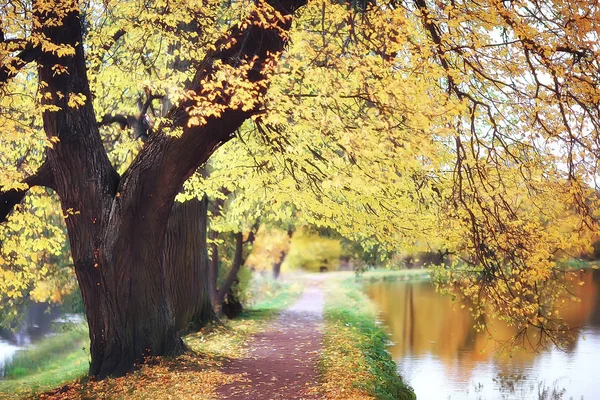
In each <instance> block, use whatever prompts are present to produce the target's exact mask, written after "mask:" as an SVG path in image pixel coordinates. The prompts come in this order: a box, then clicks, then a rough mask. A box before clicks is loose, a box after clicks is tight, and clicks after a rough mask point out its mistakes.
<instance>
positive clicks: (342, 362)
mask: <svg viewBox="0 0 600 400" xmlns="http://www.w3.org/2000/svg"><path fill="white" fill-rule="evenodd" d="M376 316H377V314H376V310H375V307H374V305H373V303H371V301H370V299H369V298H368V297H367V296H366V295H365V294H364V293H363V291H362V287H361V285H360V283H359V282H357V280H356V279H353V278H352V279H345V280H341V281H340V280H337V281H332V282H328V293H327V297H326V302H325V320H326V324H327V329H326V332H325V337H324V349H323V354H322V356H321V358H320V363H319V364H320V369H321V371H322V375H323V379H324V381H325V387H326V388H328V390H330V391H331V392H333V393H339V392H340V391H341V392H342V393H344V395H345V397H347V398H361V397H360V396H358V395H357V393H355V392H352V391H348V389H345V388H344V387H343V386H344V385H345V386H347V385H351V386H353V387H354V388H356V389H357V390H358V392H361V393H366V394H368V395H370V396H372V397H374V398H376V399H382V400H383V399H385V400H388V399H389V400H392V399H395V400H400V399H415V394H414V393H413V391H412V389H411V388H410V387H409V386H408V385H406V383H404V381H403V380H402V378H401V377H400V376H398V374H397V372H396V364H395V363H394V361H393V360H392V357H391V355H390V353H389V352H388V350H387V341H388V335H387V332H386V331H385V330H384V328H383V327H382V326H380V325H378V324H377V323H376ZM350 370H351V371H352V374H348V371H350ZM349 379H350V381H348V380H349ZM336 385H337V386H338V387H336Z"/></svg>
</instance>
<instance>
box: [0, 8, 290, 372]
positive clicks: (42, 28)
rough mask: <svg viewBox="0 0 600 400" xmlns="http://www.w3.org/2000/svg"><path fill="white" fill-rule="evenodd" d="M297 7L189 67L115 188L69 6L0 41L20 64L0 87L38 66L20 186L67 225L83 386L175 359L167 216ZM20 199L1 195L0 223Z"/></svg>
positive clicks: (263, 18)
mask: <svg viewBox="0 0 600 400" xmlns="http://www.w3.org/2000/svg"><path fill="white" fill-rule="evenodd" d="M301 5H302V3H300V2H295V1H283V2H277V3H274V5H273V6H274V7H275V8H274V7H273V6H270V5H269V4H267V3H262V2H261V3H259V4H257V5H256V6H254V7H253V8H252V10H251V12H250V13H249V14H248V16H247V17H246V18H245V19H244V20H243V21H242V23H240V24H239V25H236V26H234V27H232V28H231V30H230V31H229V32H228V33H227V34H226V35H225V36H224V37H223V38H222V39H221V40H220V41H219V42H217V43H216V45H215V49H214V50H213V51H211V52H209V53H207V54H206V56H205V57H204V60H203V61H202V62H199V63H198V66H197V69H196V73H195V76H194V78H193V79H192V81H191V85H190V87H189V88H188V89H189V90H188V92H187V94H188V96H187V98H186V99H185V100H183V101H180V102H179V103H178V104H177V105H176V106H173V108H172V109H171V110H170V111H169V113H168V115H167V119H168V120H169V122H168V123H165V124H162V125H161V126H160V127H159V129H157V130H156V131H155V132H154V134H153V135H152V136H151V137H150V138H149V140H148V141H147V143H146V144H145V145H144V147H143V149H142V150H141V151H140V152H139V154H138V155H137V157H136V158H135V159H134V161H133V162H132V164H131V165H130V166H129V168H127V170H126V171H125V172H124V173H123V174H122V175H121V176H120V175H119V174H117V172H116V171H115V170H114V168H113V166H112V164H111V163H110V161H109V159H108V156H107V153H106V150H105V148H104V146H103V143H102V141H101V137H100V134H99V127H98V126H99V123H98V121H97V118H96V115H95V112H94V108H93V105H92V101H91V100H92V93H91V91H90V84H89V79H88V75H87V73H88V67H87V66H86V62H85V57H84V45H83V43H84V37H83V30H82V29H83V27H82V23H81V22H82V20H81V13H80V9H79V5H78V4H77V3H76V2H73V1H55V2H51V3H45V2H43V1H36V2H34V3H33V15H32V16H33V21H34V23H33V25H32V30H31V34H30V35H29V37H27V38H18V39H16V40H15V41H13V40H12V39H10V41H9V42H8V43H7V44H5V43H6V40H7V37H6V34H3V35H2V39H3V49H7V50H4V52H5V54H6V53H7V52H8V54H9V55H12V54H13V53H14V51H15V50H20V52H19V53H17V54H16V55H14V56H11V57H10V58H9V60H8V61H7V62H4V63H3V65H2V69H1V71H0V78H1V79H0V81H1V82H3V83H5V82H7V81H8V80H9V79H10V78H12V77H13V76H14V75H16V73H17V72H18V70H19V69H20V68H22V67H23V66H25V65H26V64H27V63H29V62H33V61H35V62H36V63H37V65H38V70H39V75H38V79H39V86H40V95H41V109H42V118H43V126H44V131H45V132H46V135H47V137H48V139H49V140H51V141H53V142H54V145H53V146H52V147H51V148H48V149H47V150H46V151H45V153H46V154H45V155H46V159H45V161H44V163H43V165H42V166H41V167H40V169H39V171H38V172H37V173H36V174H35V175H34V176H33V177H32V178H28V179H27V180H26V181H25V183H26V184H27V185H28V186H33V185H43V186H47V187H51V188H52V189H54V190H55V191H56V193H57V194H58V196H59V198H60V200H61V205H62V208H63V212H64V213H65V214H69V213H70V214H71V215H69V218H67V221H66V222H67V229H68V232H69V240H70V243H71V251H72V256H73V262H74V265H75V272H76V274H77V278H78V281H79V287H80V289H81V292H82V295H83V299H84V303H85V307H86V314H87V320H88V324H89V327H90V339H91V347H90V353H91V356H92V361H91V365H90V375H93V376H98V377H100V378H102V377H105V376H107V375H120V374H123V373H125V372H127V371H129V370H130V369H131V368H132V366H133V364H134V363H135V362H137V361H141V360H142V359H143V358H144V357H145V356H149V355H162V354H177V353H179V352H181V351H182V350H183V348H184V346H183V342H182V341H181V339H180V338H179V335H178V334H177V330H176V328H175V324H174V319H173V314H172V310H171V308H170V305H169V303H168V301H167V296H166V290H167V289H166V286H165V284H164V278H165V270H164V264H163V262H162V261H163V257H162V249H163V245H164V236H165V232H166V229H167V220H168V217H169V213H170V210H171V206H172V204H173V201H174V199H175V196H176V195H177V193H178V191H179V190H180V188H181V187H182V185H183V182H184V181H185V180H186V179H187V178H188V177H189V176H190V175H191V174H192V173H193V172H194V171H195V170H196V169H197V168H198V167H199V166H200V165H201V164H202V163H203V162H205V161H206V160H207V159H208V157H209V156H210V154H211V153H212V152H213V151H214V149H215V148H216V147H218V146H219V145H220V144H222V143H224V142H226V141H227V140H229V139H230V138H231V135H232V133H233V132H234V131H235V130H236V129H237V128H238V127H239V126H240V125H241V123H242V122H243V121H244V120H246V119H247V118H249V117H250V116H251V115H252V114H253V113H255V112H256V111H257V110H258V108H259V107H260V104H261V100H260V98H261V96H262V95H263V94H264V92H265V90H266V74H267V71H268V65H269V64H270V63H273V62H274V61H275V60H276V59H277V57H278V56H279V54H280V53H281V51H282V50H283V48H284V46H285V43H286V37H285V32H287V31H288V30H289V28H290V24H291V19H290V16H291V13H293V12H294V11H295V10H296V9H297V8H298V7H299V6H301ZM17 9H18V8H17ZM163 10H164V12H165V13H168V11H169V10H168V8H166V7H165V8H163ZM6 12H9V11H8V10H7V11H6ZM2 29H3V31H4V30H5V29H6V27H5V26H3V27H2ZM14 43H18V44H17V45H14ZM14 46H17V47H14ZM231 73H234V74H233V76H235V77H237V79H238V82H242V83H247V86H246V90H242V88H240V87H239V86H238V87H236V85H235V80H234V78H233V76H229V79H228V85H229V86H224V84H225V81H224V74H227V75H229V74H231ZM240 96H242V97H240ZM253 98H254V99H253ZM207 106H208V107H207ZM174 160H177V162H174ZM25 191H26V189H25V188H19V189H10V190H7V191H5V192H4V193H3V199H2V203H3V205H4V208H3V209H4V211H5V213H4V214H6V212H8V211H10V209H11V208H12V206H14V204H16V203H18V202H19V201H20V200H21V198H22V195H23V194H24V193H25ZM19 196H20V197H21V198H19Z"/></svg>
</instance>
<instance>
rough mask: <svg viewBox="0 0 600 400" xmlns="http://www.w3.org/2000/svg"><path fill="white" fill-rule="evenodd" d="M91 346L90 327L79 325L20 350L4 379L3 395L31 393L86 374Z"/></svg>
mask: <svg viewBox="0 0 600 400" xmlns="http://www.w3.org/2000/svg"><path fill="white" fill-rule="evenodd" d="M88 346H89V338H88V334H87V330H86V327H85V326H83V325H78V326H75V327H74V328H73V329H72V330H69V331H65V332H61V333H59V334H57V335H54V336H51V337H48V338H46V339H44V340H42V341H41V342H40V343H38V344H36V345H34V346H33V347H31V348H29V349H26V350H21V351H19V352H17V353H16V355H15V357H14V358H13V360H12V361H11V363H10V364H9V365H8V366H7V369H6V379H3V380H1V381H0V398H13V397H17V396H24V395H30V394H33V393H36V392H40V391H44V390H48V389H50V388H53V387H55V386H57V385H60V384H61V383H63V382H64V381H69V380H73V379H77V378H79V377H81V376H83V375H84V374H85V372H86V371H87V369H88V367H89V356H88V353H87V352H86V351H85V348H87V347H88Z"/></svg>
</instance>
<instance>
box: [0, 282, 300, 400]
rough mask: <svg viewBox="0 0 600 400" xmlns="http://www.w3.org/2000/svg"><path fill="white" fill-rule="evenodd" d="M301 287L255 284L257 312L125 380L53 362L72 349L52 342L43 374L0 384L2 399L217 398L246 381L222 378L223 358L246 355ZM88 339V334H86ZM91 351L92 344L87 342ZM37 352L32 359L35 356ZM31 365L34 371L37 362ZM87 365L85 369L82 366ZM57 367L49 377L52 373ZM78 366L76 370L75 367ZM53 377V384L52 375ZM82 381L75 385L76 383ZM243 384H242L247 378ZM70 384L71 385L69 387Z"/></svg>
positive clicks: (198, 337) (197, 337)
mask: <svg viewBox="0 0 600 400" xmlns="http://www.w3.org/2000/svg"><path fill="white" fill-rule="evenodd" d="M302 289H303V288H302V285H301V284H297V283H286V282H276V281H273V280H270V279H259V280H257V281H256V282H255V285H254V289H253V290H254V291H255V292H256V294H255V295H254V296H253V297H252V298H253V306H251V307H250V308H249V309H248V310H247V311H244V312H243V313H242V315H241V316H240V317H239V318H237V319H235V320H229V321H225V322H224V323H222V324H211V325H209V326H207V327H205V328H203V329H202V330H201V331H200V332H197V333H193V334H190V335H188V336H186V337H185V338H184V341H185V342H186V344H187V345H188V347H189V348H190V349H191V350H192V351H193V352H189V353H187V354H184V355H182V356H179V357H175V358H169V357H159V358H155V359H152V360H148V363H146V364H144V365H143V366H142V367H141V368H139V369H138V370H136V371H135V372H133V373H131V374H128V375H126V376H124V377H121V378H114V379H113V378H111V379H105V380H103V381H101V382H95V381H94V380H92V379H88V378H84V377H83V376H84V375H85V373H86V371H87V368H88V359H87V355H86V354H85V353H83V352H82V351H81V348H82V345H80V344H78V345H77V346H78V349H79V350H78V351H79V352H81V353H82V354H83V357H79V358H77V357H76V358H74V359H73V360H72V361H71V360H69V355H68V354H70V353H68V352H67V353H66V354H62V355H60V354H55V355H54V357H52V356H51V354H52V349H57V348H58V347H60V346H64V347H66V348H69V345H68V344H67V343H68V340H69V339H68V338H67V337H62V338H61V337H60V336H55V337H52V338H48V339H47V340H45V341H44V342H43V344H41V345H40V346H42V347H44V348H45V350H43V351H42V350H39V351H40V352H42V353H44V354H46V355H48V362H47V363H46V364H41V365H40V367H39V368H38V371H37V372H35V373H31V374H29V375H27V376H23V377H20V378H16V379H8V380H5V381H0V398H10V399H14V398H19V397H27V396H37V395H39V393H40V392H43V391H44V390H49V389H51V388H56V387H60V386H62V387H61V388H60V389H56V390H53V391H50V392H47V393H44V394H43V395H41V396H42V398H45V399H54V398H56V399H95V398H110V399H149V398H156V399H166V398H171V399H209V398H215V393H216V390H217V388H218V387H219V386H221V385H223V384H226V383H228V382H231V381H233V380H238V379H240V378H242V377H241V376H232V375H226V374H223V373H222V372H220V365H221V362H222V360H223V358H239V357H243V356H244V354H245V343H246V341H247V340H248V339H249V338H250V336H251V335H253V334H254V333H257V332H259V331H260V330H262V329H264V327H265V325H266V324H267V323H268V321H269V320H270V319H271V318H272V317H273V316H274V315H275V314H276V313H277V312H278V311H280V310H281V309H283V308H285V307H287V306H288V305H290V304H291V303H292V302H293V301H294V300H295V299H296V298H297V297H298V296H299V295H300V294H301V293H302ZM84 336H85V337H86V338H87V333H86V332H85V331H84ZM83 343H85V346H86V347H87V346H88V342H87V340H84V342H83ZM35 351H36V350H35V348H34V349H32V353H33V352H35ZM30 360H31V362H29V361H28V362H27V363H25V364H27V365H35V362H36V361H35V357H33V356H32V357H31V358H30ZM81 360H83V361H84V362H83V365H80V364H79V363H80V362H81ZM55 364H56V367H57V368H56V369H53V370H52V371H53V372H50V370H49V369H48V368H50V367H49V366H51V365H55ZM72 364H73V365H74V367H73V366H72ZM50 374H51V375H52V379H51V378H49V377H48V376H49V375H50ZM77 378H79V379H78V380H74V379H77ZM242 379H243V378H242ZM65 384H66V385H65Z"/></svg>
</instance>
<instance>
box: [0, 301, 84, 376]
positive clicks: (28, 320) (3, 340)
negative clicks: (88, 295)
mask: <svg viewBox="0 0 600 400" xmlns="http://www.w3.org/2000/svg"><path fill="white" fill-rule="evenodd" d="M81 322H83V316H82V315H79V314H67V313H64V312H63V311H62V310H61V308H60V307H58V306H56V305H54V306H53V305H50V304H47V303H34V302H32V303H30V304H29V305H28V306H27V307H26V309H25V310H24V311H23V318H22V320H21V321H20V324H19V326H18V327H17V329H15V330H8V329H0V379H2V378H3V377H4V369H5V367H6V365H7V364H8V363H10V361H11V359H12V358H13V357H14V355H15V354H16V353H17V351H19V350H22V349H25V348H27V347H29V346H31V345H32V344H34V343H36V342H38V341H40V340H41V339H43V338H44V337H47V336H50V335H53V334H55V333H56V331H57V328H59V326H60V325H62V324H67V323H69V324H71V323H72V324H80V323H81Z"/></svg>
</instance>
